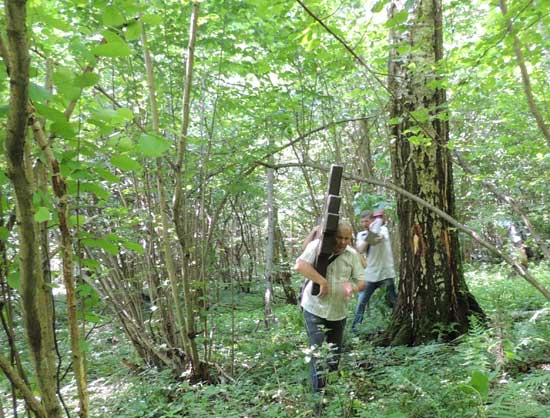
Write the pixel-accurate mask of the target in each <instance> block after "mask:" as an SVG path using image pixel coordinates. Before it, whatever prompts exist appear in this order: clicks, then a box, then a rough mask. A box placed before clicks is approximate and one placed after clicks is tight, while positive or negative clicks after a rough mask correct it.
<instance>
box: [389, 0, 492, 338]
mask: <svg viewBox="0 0 550 418" xmlns="http://www.w3.org/2000/svg"><path fill="white" fill-rule="evenodd" d="M389 24H390V26H391V27H392V29H391V32H390V39H391V43H392V50H391V53H390V59H389V80H388V85H389V89H390V92H391V115H390V116H391V118H392V119H391V122H392V128H391V137H392V146H391V156H392V168H393V177H394V181H395V183H396V184H397V185H399V186H400V187H402V188H403V189H405V190H407V191H409V192H411V193H413V194H415V195H417V196H419V197H421V198H422V199H424V200H426V201H427V202H429V203H430V204H432V205H433V206H435V207H437V208H439V209H441V210H443V211H444V212H445V213H447V214H449V215H450V216H454V210H455V208H454V190H453V172H452V165H451V162H450V158H449V150H448V147H447V143H448V139H449V124H448V118H447V108H446V92H445V90H444V89H443V88H442V76H441V74H440V73H439V70H438V66H437V64H438V61H440V60H441V58H442V56H443V36H442V5H441V0H415V1H414V2H404V1H399V0H394V1H392V3H391V5H390V20H389ZM397 212H398V217H399V232H400V236H401V265H400V278H401V281H400V284H399V293H400V296H399V299H398V303H397V306H396V307H395V310H394V314H393V317H392V322H391V324H390V327H389V328H388V331H387V335H386V337H387V338H388V340H389V342H390V343H392V344H420V343H423V342H426V341H429V340H432V339H434V338H437V337H444V338H452V337H455V336H456V335H459V334H461V333H464V332H466V331H467V329H468V324H469V322H468V316H469V315H471V314H472V313H475V314H482V311H481V308H480V307H479V305H478V304H477V303H476V301H475V299H474V298H473V296H472V295H471V294H470V292H469V291H468V288H467V285H466V283H465V281H464V276H463V272H462V261H461V259H460V248H459V242H458V236H457V232H456V230H455V229H454V228H452V227H451V225H450V224H449V223H447V222H446V221H445V220H443V219H441V218H439V217H438V216H436V215H435V214H434V213H433V212H431V211H429V210H428V209H427V208H425V207H421V206H419V205H418V204H417V203H416V202H414V201H411V200H408V199H406V198H405V197H403V196H401V195H399V196H398V198H397Z"/></svg>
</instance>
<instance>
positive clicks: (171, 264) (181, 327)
mask: <svg viewBox="0 0 550 418" xmlns="http://www.w3.org/2000/svg"><path fill="white" fill-rule="evenodd" d="M141 39H142V43H143V54H144V57H145V69H146V72H147V84H148V87H149V102H150V105H151V114H152V122H153V132H154V133H155V134H157V135H159V134H160V129H159V115H158V108H157V100H156V89H155V77H154V71H153V62H152V60H151V55H150V53H149V49H148V46H147V35H146V32H145V26H144V25H143V24H142V26H141ZM156 165H157V190H158V196H159V215H160V219H161V227H162V235H161V242H162V250H163V253H164V258H165V259H164V262H165V264H166V270H167V272H168V280H169V282H170V289H171V291H172V300H173V302H174V308H175V311H176V312H175V316H176V326H177V329H178V333H177V335H179V336H180V338H179V339H180V340H181V341H182V343H184V344H185V343H187V340H186V339H185V338H183V337H182V336H184V335H185V333H186V331H185V329H186V323H185V316H184V315H183V308H182V306H181V300H180V289H179V285H178V279H177V274H176V262H175V260H174V255H173V252H172V246H171V245H170V237H169V234H168V231H169V230H170V223H169V220H168V205H167V203H166V187H165V185H164V173H163V170H162V159H161V158H157V161H156ZM185 345H187V344H185ZM185 349H186V352H191V347H189V346H186V347H185Z"/></svg>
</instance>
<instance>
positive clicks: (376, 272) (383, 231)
mask: <svg viewBox="0 0 550 418" xmlns="http://www.w3.org/2000/svg"><path fill="white" fill-rule="evenodd" d="M365 241H366V242H367V243H368V244H369V250H368V252H367V254H366V256H367V268H366V269H365V280H366V281H367V282H379V281H381V280H385V279H390V278H394V277H395V267H394V261H393V252H392V249H391V242H390V233H389V231H388V228H387V227H386V226H385V225H378V224H376V221H374V222H373V223H372V224H371V227H370V230H369V231H362V232H359V233H358V234H357V240H356V243H357V246H359V245H360V244H361V243H363V242H365Z"/></svg>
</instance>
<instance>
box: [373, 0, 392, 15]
mask: <svg viewBox="0 0 550 418" xmlns="http://www.w3.org/2000/svg"><path fill="white" fill-rule="evenodd" d="M387 3H388V0H378V1H377V2H376V3H375V4H374V6H372V9H370V11H371V12H372V13H379V12H381V11H382V9H384V6H385V5H386V4H387Z"/></svg>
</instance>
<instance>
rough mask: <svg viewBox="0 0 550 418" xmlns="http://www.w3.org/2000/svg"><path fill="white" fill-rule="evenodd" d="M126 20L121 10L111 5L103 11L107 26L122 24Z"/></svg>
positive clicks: (104, 22) (104, 21)
mask: <svg viewBox="0 0 550 418" xmlns="http://www.w3.org/2000/svg"><path fill="white" fill-rule="evenodd" d="M125 21H126V20H125V19H124V16H123V15H122V13H120V11H118V10H117V9H116V8H114V7H112V6H110V7H107V8H106V9H105V12H104V13H103V24H104V25H105V26H121V25H122V24H124V22H125Z"/></svg>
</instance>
